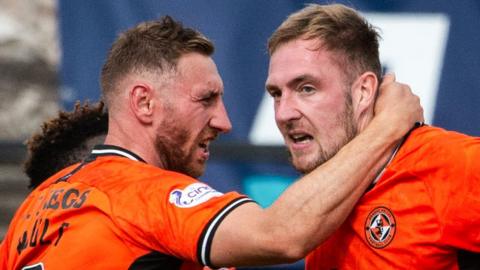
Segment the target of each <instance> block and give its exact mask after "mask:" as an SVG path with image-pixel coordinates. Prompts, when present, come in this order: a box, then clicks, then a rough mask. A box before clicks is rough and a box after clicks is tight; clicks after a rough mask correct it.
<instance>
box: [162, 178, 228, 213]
mask: <svg viewBox="0 0 480 270" xmlns="http://www.w3.org/2000/svg"><path fill="white" fill-rule="evenodd" d="M222 195H223V193H221V192H218V191H216V190H215V189H213V188H211V187H209V186H208V185H206V184H202V183H194V184H191V185H189V186H187V187H186V188H185V189H183V190H181V189H174V190H173V191H172V192H170V198H169V202H170V203H171V204H175V205H176V206H178V207H181V208H188V207H193V206H196V205H199V204H201V203H204V202H206V201H208V200H210V199H211V198H213V197H218V196H222Z"/></svg>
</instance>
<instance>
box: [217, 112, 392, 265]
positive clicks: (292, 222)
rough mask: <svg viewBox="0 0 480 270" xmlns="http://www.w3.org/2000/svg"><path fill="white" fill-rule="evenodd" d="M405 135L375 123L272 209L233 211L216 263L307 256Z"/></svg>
mask: <svg viewBox="0 0 480 270" xmlns="http://www.w3.org/2000/svg"><path fill="white" fill-rule="evenodd" d="M400 134H401V132H399V130H395V128H393V129H391V130H388V127H385V126H382V125H377V123H376V122H375V121H373V122H372V123H371V124H370V125H369V127H368V128H367V129H365V130H364V131H363V132H362V133H361V134H359V135H358V136H357V137H356V138H355V139H354V140H352V141H351V142H350V143H349V144H347V145H346V146H345V147H343V148H342V150H341V151H339V152H338V153H337V155H335V156H334V157H333V158H332V159H331V160H330V161H328V162H326V163H325V164H323V165H322V166H320V167H318V168H316V169H315V170H314V171H312V172H311V173H309V174H308V175H305V176H304V177H302V178H301V179H300V180H298V181H297V182H296V183H294V184H293V185H291V186H290V187H289V188H288V189H287V190H286V191H285V192H284V193H283V194H282V195H281V196H280V198H279V199H278V200H277V201H276V202H275V203H274V204H273V205H272V206H271V207H269V208H267V209H260V208H259V207H258V206H256V205H253V204H248V205H245V206H242V207H239V208H238V209H236V210H235V211H233V212H232V213H231V214H229V216H227V218H226V219H225V220H224V221H223V222H222V224H221V225H220V228H219V229H218V231H217V233H216V235H215V238H214V243H213V248H212V261H213V262H214V264H215V265H217V266H220V265H235V266H242V265H265V264H278V263H287V262H291V261H295V260H298V259H301V258H302V257H304V256H305V255H306V254H307V253H308V252H309V251H311V250H312V249H314V248H315V247H316V246H318V245H319V244H320V243H322V242H323V241H324V240H325V239H326V238H327V237H328V236H329V235H330V234H331V233H332V232H333V231H334V230H335V229H337V228H338V227H339V226H340V225H341V224H342V223H343V221H344V220H345V218H346V217H347V216H348V214H349V213H350V211H351V209H352V208H353V206H354V205H355V203H356V201H357V200H358V199H359V198H360V197H361V196H362V194H363V193H364V192H365V190H366V188H367V187H368V186H369V185H370V182H371V181H372V179H373V178H374V176H375V175H376V173H377V172H378V171H379V170H380V169H381V167H382V166H383V165H384V164H385V163H386V161H387V160H388V158H389V156H390V154H391V153H392V151H393V149H394V147H395V145H396V144H397V143H398V141H399V140H400V138H401V136H400Z"/></svg>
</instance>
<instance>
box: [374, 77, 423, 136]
mask: <svg viewBox="0 0 480 270" xmlns="http://www.w3.org/2000/svg"><path fill="white" fill-rule="evenodd" d="M375 114H376V118H377V120H382V121H385V122H384V123H385V124H387V123H388V124H390V125H394V126H396V127H397V130H398V133H397V134H402V133H405V132H407V131H408V130H410V129H411V128H412V127H413V126H414V125H415V123H416V122H423V121H424V116H423V108H422V106H421V104H420V98H419V97H418V96H417V95H416V94H414V93H413V92H412V90H411V89H410V87H409V86H408V85H406V84H403V83H400V82H396V81H395V75H393V74H388V75H385V77H384V81H383V83H382V85H381V87H380V89H379V95H378V99H377V102H376V104H375Z"/></svg>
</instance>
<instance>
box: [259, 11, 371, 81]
mask: <svg viewBox="0 0 480 270" xmlns="http://www.w3.org/2000/svg"><path fill="white" fill-rule="evenodd" d="M379 37H380V36H379V34H378V32H377V31H376V30H375V28H374V27H373V26H372V25H371V24H370V23H368V22H367V21H366V20H365V18H363V17H362V16H360V15H359V14H358V13H357V12H356V11H355V10H354V9H352V8H349V7H347V6H344V5H341V4H332V5H318V4H310V5H308V6H307V7H305V8H303V9H301V10H300V11H297V12H295V13H293V14H291V15H290V16H289V17H288V18H287V19H286V20H285V21H284V22H283V23H282V24H281V25H280V26H279V27H278V29H277V30H276V31H275V32H274V33H273V35H272V36H271V37H270V39H269V41H268V52H269V54H270V55H272V54H273V53H274V52H275V50H277V49H278V48H279V47H280V46H281V45H282V44H285V43H287V42H289V41H292V40H295V39H298V38H304V39H307V40H308V39H319V41H321V46H323V48H325V49H327V50H329V51H333V52H336V53H339V57H340V59H338V60H339V61H340V62H338V64H340V67H342V68H343V70H344V72H345V75H346V76H347V79H349V80H353V79H354V78H355V77H356V76H358V75H360V74H361V73H363V72H365V71H372V72H374V73H375V74H376V75H377V78H378V79H379V80H380V79H381V65H380V60H379V53H378V39H379Z"/></svg>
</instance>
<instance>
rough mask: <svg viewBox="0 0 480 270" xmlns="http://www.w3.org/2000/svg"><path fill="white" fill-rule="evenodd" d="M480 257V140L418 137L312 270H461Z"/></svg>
mask: <svg viewBox="0 0 480 270" xmlns="http://www.w3.org/2000/svg"><path fill="white" fill-rule="evenodd" d="M458 249H463V250H469V251H472V252H480V138H474V137H469V136H466V135H462V134H459V133H455V132H449V131H445V130H443V129H440V128H434V127H422V128H418V129H416V130H414V131H413V132H412V134H411V135H410V136H409V138H408V139H407V141H406V142H405V143H404V145H403V146H401V148H400V150H399V151H398V153H397V155H396V156H395V158H394V159H393V160H392V162H391V163H390V164H389V165H388V166H387V167H386V169H385V171H384V173H383V175H382V176H381V177H380V178H379V181H378V182H377V183H376V185H375V186H374V187H373V188H372V189H371V190H369V191H368V192H367V193H366V194H365V195H364V196H363V198H362V199H361V200H360V201H359V202H358V204H357V206H356V207H355V209H354V211H353V212H352V213H351V215H350V216H349V217H348V219H347V220H346V222H345V223H344V224H343V225H342V226H341V227H340V229H338V230H337V231H336V232H335V233H334V235H332V236H331V237H330V238H329V239H328V240H327V241H326V242H325V243H324V244H323V245H321V246H319V247H318V248H317V249H316V250H315V251H313V252H312V253H311V254H310V255H309V256H308V257H307V259H306V269H315V270H317V269H458V265H457V252H456V251H457V250H458Z"/></svg>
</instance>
